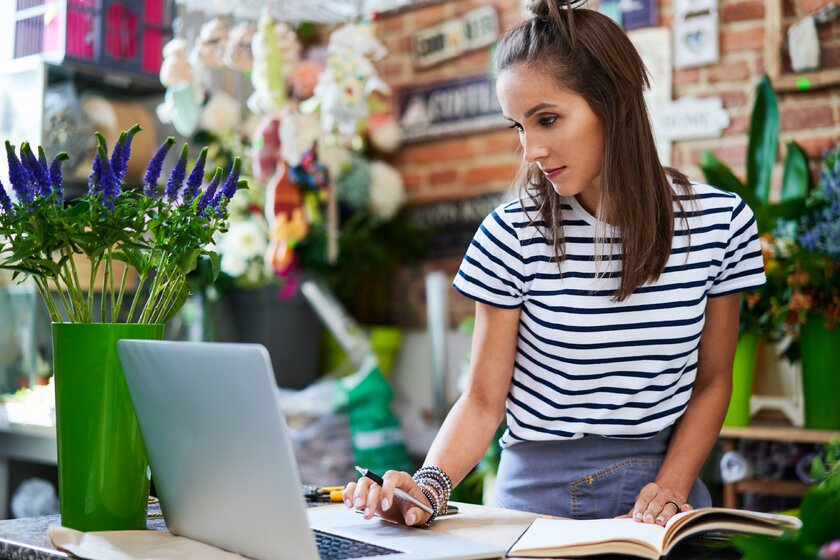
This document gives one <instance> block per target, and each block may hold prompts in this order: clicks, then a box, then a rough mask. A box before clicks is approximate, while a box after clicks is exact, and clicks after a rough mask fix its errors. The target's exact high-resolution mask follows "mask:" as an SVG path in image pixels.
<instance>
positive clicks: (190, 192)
mask: <svg viewBox="0 0 840 560" xmlns="http://www.w3.org/2000/svg"><path fill="white" fill-rule="evenodd" d="M206 163H207V147H206V146H205V147H204V148H201V153H199V154H198V159H197V160H196V162H195V166H193V168H192V171H190V176H189V177H187V188H186V190H185V191H184V201H185V202H190V201H192V200H193V199H194V198H195V197H196V196H198V189H200V188H201V182H202V181H204V166H205V165H206Z"/></svg>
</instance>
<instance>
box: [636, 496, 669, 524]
mask: <svg viewBox="0 0 840 560" xmlns="http://www.w3.org/2000/svg"><path fill="white" fill-rule="evenodd" d="M667 501H668V500H667V498H666V497H665V496H662V495H661V494H657V495H656V497H655V498H654V499H652V500H651V501H650V503H649V504H648V507H647V509H646V510H645V513H644V517H643V518H642V521H643V522H644V523H656V519H657V517H659V516H660V515H661V514H662V509H663V508H664V507H665V502H667Z"/></svg>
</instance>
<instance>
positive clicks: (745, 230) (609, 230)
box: [344, 0, 765, 525]
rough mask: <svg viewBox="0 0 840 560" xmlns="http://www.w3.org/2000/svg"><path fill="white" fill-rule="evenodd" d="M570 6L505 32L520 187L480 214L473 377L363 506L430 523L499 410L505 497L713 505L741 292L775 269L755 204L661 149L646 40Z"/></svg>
mask: <svg viewBox="0 0 840 560" xmlns="http://www.w3.org/2000/svg"><path fill="white" fill-rule="evenodd" d="M578 3H579V2H571V4H578ZM568 4H569V3H567V2H562V1H559V2H558V0H541V1H537V2H534V3H533V4H532V7H531V10H532V12H533V13H534V17H533V18H531V19H530V20H528V21H525V22H524V23H522V24H520V25H519V26H517V27H515V28H514V29H512V30H511V31H510V32H508V33H507V34H506V35H505V36H504V37H503V39H502V40H501V41H500V43H499V45H498V47H497V51H496V60H495V65H496V76H497V83H496V87H497V94H498V97H499V101H500V103H501V106H502V109H503V112H504V115H505V117H506V118H507V119H508V120H509V121H510V122H511V128H513V129H514V130H516V132H517V133H518V135H519V140H520V142H521V145H522V152H523V157H524V162H523V172H522V173H521V185H522V187H523V190H524V195H523V196H522V197H521V198H520V199H518V200H514V201H512V202H510V203H507V204H504V205H502V206H500V207H499V208H497V209H496V210H495V211H494V212H493V213H492V214H491V215H490V216H488V217H487V218H486V219H485V221H484V223H483V224H482V226H481V228H480V229H479V231H478V232H477V233H476V236H475V238H474V240H473V242H472V244H471V246H470V248H469V249H468V251H467V254H466V256H465V257H464V261H463V263H462V264H461V268H460V270H459V272H458V276H457V278H456V280H455V282H454V286H455V288H456V289H457V290H458V291H460V292H461V293H463V294H465V295H466V296H468V297H470V298H472V299H474V300H475V301H476V321H475V333H474V335H473V347H472V356H473V358H472V363H471V371H470V380H469V384H468V387H467V389H466V391H465V392H464V394H463V395H462V396H461V398H460V399H459V400H458V401H457V403H456V404H455V405H454V407H453V408H452V410H451V412H450V413H449V415H448V417H447V418H446V421H445V422H444V424H443V426H442V428H441V430H440V432H439V434H438V436H437V438H436V439H435V441H434V444H433V445H432V448H431V450H430V451H429V454H428V456H427V458H426V463H425V465H426V466H425V467H423V468H422V469H421V470H420V471H418V473H415V475H414V477H412V476H411V475H409V474H408V473H399V472H388V473H386V475H385V477H384V484H383V486H382V487H381V488H380V487H379V486H378V485H375V484H371V482H370V481H369V480H367V479H361V480H360V481H359V482H358V483H350V484H348V485H347V487H346V489H345V494H344V495H345V497H346V503H347V506H348V507H359V508H363V509H364V510H365V514H366V517H368V518H370V517H372V516H373V515H374V514H375V513H376V514H379V515H381V516H382V517H385V518H388V519H392V520H397V521H403V520H404V521H405V523H407V524H409V525H422V524H424V523H427V522H429V521H430V519H433V518H434V516H435V515H436V513H437V511H438V510H441V511H442V508H443V507H445V502H446V500H447V499H448V491H449V490H451V483H452V482H455V483H457V482H458V481H460V480H461V479H463V477H464V476H466V474H467V473H468V472H469V470H470V469H471V468H472V467H473V466H474V465H475V464H476V463H477V461H478V460H479V459H480V458H481V456H482V454H483V453H484V451H485V450H486V449H487V446H488V443H489V442H490V440H491V438H492V437H493V433H494V431H495V430H496V427H497V426H498V425H499V423H500V421H501V420H502V419H503V418H506V420H507V431H506V432H505V434H504V436H503V437H502V439H501V444H502V447H503V451H502V457H501V463H500V466H499V472H498V479H497V488H496V494H497V499H498V502H499V505H500V506H503V507H509V508H514V509H520V510H525V511H532V512H537V513H542V514H551V515H560V516H565V517H573V518H603V517H613V516H619V515H629V516H631V517H632V518H633V519H634V520H636V521H639V522H644V523H658V524H660V525H664V524H665V523H666V522H667V521H668V519H670V517H671V516H673V515H674V514H675V513H677V512H679V511H686V510H688V509H691V508H692V506H693V507H701V506H708V505H711V500H710V497H709V494H708V491H707V490H706V488H705V487H704V486H703V484H702V483H701V482H700V481H699V479H698V478H697V475H698V472H699V470H700V467H701V466H702V464H703V462H704V460H705V459H706V457H707V456H708V454H709V452H710V450H711V448H712V445H713V444H714V442H715V440H716V437H717V435H718V433H719V431H720V427H721V424H722V422H723V417H724V416H725V413H726V409H727V405H728V403H729V395H730V390H731V374H732V361H733V356H734V352H735V345H736V342H737V335H738V312H739V292H740V291H745V290H751V289H755V288H757V287H759V286H761V285H763V284H764V281H765V279H764V272H763V264H762V260H761V252H760V247H759V242H758V236H757V231H756V226H755V219H754V217H753V214H752V212H751V211H750V209H749V208H748V207H747V206H746V205H745V204H744V203H743V201H741V200H740V198H738V197H737V196H736V195H734V194H731V193H728V192H725V191H721V190H719V189H716V188H714V187H710V186H708V185H702V184H694V183H692V184H689V182H688V180H687V179H686V178H685V176H684V175H682V174H680V173H679V172H677V171H674V170H671V169H665V168H663V167H662V166H661V165H660V163H659V160H658V157H657V154H656V147H655V145H654V140H653V135H652V133H651V129H650V125H649V119H648V114H647V111H646V108H645V104H644V99H643V91H644V89H645V87H647V86H648V81H647V75H646V71H645V68H644V65H643V63H642V61H641V59H640V58H639V56H638V54H637V52H636V50H635V49H634V48H633V45H632V44H631V43H630V41H629V40H628V38H627V36H626V35H625V34H624V32H623V31H622V30H621V28H620V27H618V26H617V25H616V24H614V23H613V22H612V21H611V20H610V19H609V18H607V17H605V16H603V15H601V14H599V13H597V12H595V11H592V10H585V9H584V10H576V9H573V6H571V5H568ZM396 487H399V488H401V489H403V490H405V491H407V492H409V493H411V494H412V495H414V496H415V497H418V498H421V499H423V498H424V497H425V499H426V501H428V502H430V504H432V506H433V508H434V509H435V513H434V514H432V515H431V516H430V515H429V514H428V513H426V512H424V511H423V510H422V509H420V508H418V507H413V506H411V504H409V503H407V502H405V501H403V500H397V501H396V503H395V502H394V488H396Z"/></svg>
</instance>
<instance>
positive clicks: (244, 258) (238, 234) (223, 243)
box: [218, 220, 268, 278]
mask: <svg viewBox="0 0 840 560" xmlns="http://www.w3.org/2000/svg"><path fill="white" fill-rule="evenodd" d="M218 247H219V252H220V253H221V255H222V262H221V268H222V272H224V273H225V274H227V275H228V276H231V277H233V278H238V277H240V276H242V275H243V274H245V272H246V271H247V268H248V263H249V261H251V260H252V259H255V258H257V259H262V255H263V254H264V253H265V251H266V249H267V248H268V236H267V234H266V230H265V227H264V226H263V225H262V224H260V223H259V222H257V221H256V220H242V221H232V222H231V223H230V229H229V230H228V231H227V233H225V234H224V235H222V236H221V238H220V239H219V240H218Z"/></svg>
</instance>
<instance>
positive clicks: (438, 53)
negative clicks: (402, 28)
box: [411, 5, 499, 68]
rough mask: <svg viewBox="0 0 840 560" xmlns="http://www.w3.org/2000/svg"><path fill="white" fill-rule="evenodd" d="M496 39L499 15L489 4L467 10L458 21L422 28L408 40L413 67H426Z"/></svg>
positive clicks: (488, 43) (452, 20)
mask: <svg viewBox="0 0 840 560" xmlns="http://www.w3.org/2000/svg"><path fill="white" fill-rule="evenodd" d="M498 37H499V15H498V14H497V13H496V8H494V7H493V6H491V5H485V6H481V7H480V8H476V9H474V10H470V11H469V12H467V13H466V14H464V15H463V16H461V17H459V18H454V19H450V20H448V21H445V22H443V23H441V24H439V25H433V26H431V27H425V28H423V29H421V30H419V31H418V32H417V33H415V34H414V36H413V37H412V38H411V52H412V58H413V60H414V65H415V66H416V67H418V68H426V67H428V66H432V65H434V64H437V63H438V62H442V61H444V60H449V59H451V58H455V57H457V56H460V55H462V54H464V53H465V52H468V51H472V50H475V49H480V48H482V47H486V46H489V45H491V44H492V43H493V41H495V40H496V39H497V38H498Z"/></svg>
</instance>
